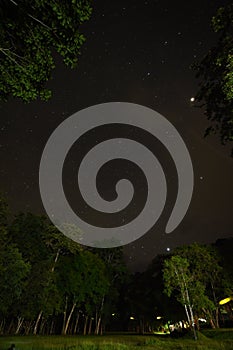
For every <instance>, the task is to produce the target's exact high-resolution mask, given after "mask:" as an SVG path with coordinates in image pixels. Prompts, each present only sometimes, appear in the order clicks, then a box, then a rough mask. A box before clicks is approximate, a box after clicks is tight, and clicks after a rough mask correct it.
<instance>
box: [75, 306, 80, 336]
mask: <svg viewBox="0 0 233 350" xmlns="http://www.w3.org/2000/svg"><path fill="white" fill-rule="evenodd" d="M79 317H80V313H79V310H78V313H77V317H76V321H75V326H74V334H76V333H77V330H78V323H79Z"/></svg>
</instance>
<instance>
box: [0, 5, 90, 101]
mask: <svg viewBox="0 0 233 350" xmlns="http://www.w3.org/2000/svg"><path fill="white" fill-rule="evenodd" d="M91 11H92V9H91V6H90V0H72V1H65V0H53V1H50V0H35V1H33V2H31V1H30V0H24V1H22V0H9V1H8V0H5V1H2V2H1V11H0V67H1V73H0V98H1V99H2V100H7V98H8V97H9V96H10V95H12V96H14V97H19V98H21V99H22V100H23V101H25V102H29V101H32V100H35V99H37V98H41V99H42V100H48V99H49V98H50V96H51V91H50V90H49V89H47V88H46V83H47V81H48V80H49V78H50V76H51V72H52V70H53V69H54V68H55V61H54V54H59V55H61V56H62V58H63V62H64V64H65V65H67V66H69V67H71V68H73V67H75V65H76V64H77V62H78V56H79V55H80V49H81V46H82V44H83V43H84V41H85V38H84V35H83V34H82V33H81V32H80V25H81V24H82V23H83V22H85V21H86V20H88V19H89V18H90V15H91Z"/></svg>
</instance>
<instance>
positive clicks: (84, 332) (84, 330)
mask: <svg viewBox="0 0 233 350" xmlns="http://www.w3.org/2000/svg"><path fill="white" fill-rule="evenodd" d="M87 321H88V316H85V321H84V327H83V335H86V334H87Z"/></svg>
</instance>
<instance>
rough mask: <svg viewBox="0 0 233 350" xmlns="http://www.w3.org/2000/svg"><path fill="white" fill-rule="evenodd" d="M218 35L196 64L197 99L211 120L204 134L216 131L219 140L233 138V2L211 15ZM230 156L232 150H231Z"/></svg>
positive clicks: (227, 140) (223, 141) (232, 139)
mask: <svg viewBox="0 0 233 350" xmlns="http://www.w3.org/2000/svg"><path fill="white" fill-rule="evenodd" d="M212 27H213V30H214V31H215V32H216V33H217V34H218V35H219V39H218V42H217V44H216V46H214V47H213V48H211V49H210V50H209V52H208V53H207V54H206V55H205V57H204V58H203V59H202V60H201V62H200V63H199V64H197V65H195V66H194V67H195V69H196V72H197V74H196V76H197V78H199V81H200V83H199V91H198V93H197V95H196V101H197V102H198V103H199V104H200V106H201V107H204V108H205V115H206V116H207V118H208V119H209V120H210V121H211V125H210V126H209V127H208V128H207V129H206V133H205V135H208V134H210V133H218V134H219V136H220V139H221V142H222V143H223V144H225V143H226V142H229V141H233V5H232V4H230V5H228V6H225V7H221V8H219V10H218V11H217V14H216V16H214V17H213V18H212ZM232 156H233V149H232Z"/></svg>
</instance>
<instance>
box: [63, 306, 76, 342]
mask: <svg viewBox="0 0 233 350" xmlns="http://www.w3.org/2000/svg"><path fill="white" fill-rule="evenodd" d="M75 307H76V303H74V304H73V305H72V308H71V310H70V313H69V316H68V318H67V321H66V324H65V327H64V330H63V335H66V333H67V329H68V327H69V324H70V320H71V317H72V315H73V312H74V309H75Z"/></svg>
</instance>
